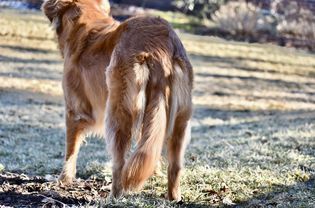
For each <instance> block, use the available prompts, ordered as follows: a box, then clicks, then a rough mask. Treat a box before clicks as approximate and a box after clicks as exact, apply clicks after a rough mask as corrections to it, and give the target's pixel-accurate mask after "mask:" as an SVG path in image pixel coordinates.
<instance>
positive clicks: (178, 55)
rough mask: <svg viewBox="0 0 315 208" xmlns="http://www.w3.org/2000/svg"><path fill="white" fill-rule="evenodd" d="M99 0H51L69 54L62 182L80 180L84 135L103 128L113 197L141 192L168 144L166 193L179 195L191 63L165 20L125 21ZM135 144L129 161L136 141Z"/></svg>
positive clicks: (49, 8) (51, 14)
mask: <svg viewBox="0 0 315 208" xmlns="http://www.w3.org/2000/svg"><path fill="white" fill-rule="evenodd" d="M108 5H109V3H108V2H107V1H101V0H46V1H45V2H44V3H43V6H42V9H43V11H44V13H45V15H46V16H47V17H48V19H49V20H50V22H51V23H52V25H53V26H54V28H55V30H56V33H57V38H58V44H59V48H60V51H61V54H62V56H63V58H64V72H63V80H62V85H63V91H64V97H65V104H66V114H65V115H66V127H67V129H66V154H65V163H64V167H63V170H62V173H61V175H60V178H59V180H60V182H62V183H64V184H69V183H71V182H72V181H73V180H74V179H75V174H76V160H77V155H78V152H79V148H80V144H81V142H82V140H83V139H84V136H85V135H86V134H88V133H90V132H94V133H100V134H102V133H103V132H104V134H103V135H104V137H105V139H106V142H107V144H108V145H107V146H108V151H109V152H110V154H111V156H112V160H113V167H112V173H113V176H112V188H111V196H112V197H119V196H121V195H122V194H123V192H124V191H128V190H136V189H139V188H140V187H141V186H142V185H143V183H144V182H145V180H146V179H148V178H149V177H150V176H151V175H152V174H153V172H154V170H155V167H156V165H157V163H158V161H159V160H160V156H161V152H162V148H163V146H164V144H167V149H168V151H167V152H168V198H169V199H170V200H180V198H181V195H180V188H179V186H180V172H181V170H182V167H183V157H184V151H185V148H186V145H187V143H188V141H189V138H190V118H191V114H192V101H191V91H192V82H193V71H192V66H191V64H190V62H189V60H188V58H187V55H186V52H185V49H184V47H183V45H182V43H181V41H180V39H179V38H178V36H177V35H176V34H175V32H174V31H173V29H172V27H171V26H170V25H169V24H168V23H167V22H166V21H165V20H163V19H161V18H157V17H134V18H130V19H128V20H126V21H124V22H122V23H119V22H117V21H115V20H114V19H113V18H112V17H111V16H110V15H109V7H108ZM133 139H134V140H135V141H136V142H137V143H136V149H135V151H134V152H133V153H132V154H131V156H130V157H129V158H128V159H127V158H126V153H127V152H128V150H129V148H130V144H131V141H132V140H133Z"/></svg>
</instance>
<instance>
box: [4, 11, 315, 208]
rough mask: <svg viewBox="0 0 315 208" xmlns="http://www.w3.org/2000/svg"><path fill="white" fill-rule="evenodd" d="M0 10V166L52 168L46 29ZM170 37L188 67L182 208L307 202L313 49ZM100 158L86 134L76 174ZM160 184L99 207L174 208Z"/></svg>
mask: <svg viewBox="0 0 315 208" xmlns="http://www.w3.org/2000/svg"><path fill="white" fill-rule="evenodd" d="M0 12H1V19H0V23H1V24H0V31H7V32H6V33H1V32H0V33H1V35H2V36H1V38H0V144H1V145H0V164H2V165H3V166H4V167H5V170H8V171H13V172H15V171H21V172H23V173H26V174H30V175H32V174H34V175H46V174H58V173H59V171H60V169H61V166H62V159H63V151H64V139H63V137H64V120H63V110H64V108H63V101H62V90H61V84H60V82H61V81H60V80H61V75H62V60H61V58H60V55H59V52H58V49H57V46H56V44H55V42H54V41H53V37H54V36H53V31H52V30H51V29H50V28H49V26H48V24H47V21H46V20H45V18H44V17H43V16H42V15H41V14H40V13H35V12H28V13H20V14H18V13H17V12H16V11H14V10H5V11H3V10H0ZM167 15H168V17H169V18H172V14H171V13H168V14H167ZM163 17H165V16H163ZM175 21H176V22H177V23H183V24H186V23H187V22H186V21H187V20H185V19H184V20H182V19H180V18H179V19H177V18H174V22H175ZM2 28H5V29H2ZM179 35H180V37H181V39H182V40H183V43H184V45H185V47H186V49H187V52H188V54H189V57H190V59H191V61H192V64H193V66H194V69H195V84H194V98H193V103H194V116H193V120H192V124H193V126H192V139H191V143H190V145H189V146H188V149H187V152H186V155H185V159H186V169H185V171H184V173H183V177H182V195H183V199H184V202H185V203H184V204H183V205H182V206H187V207H202V206H224V205H228V204H229V203H230V202H232V203H233V204H236V206H240V207H246V206H247V207H255V206H256V207H259V206H263V207H268V206H277V207H314V206H315V176H314V174H315V123H314V120H315V98H314V95H315V56H314V54H309V53H306V52H303V51H297V50H293V49H287V48H281V47H278V46H273V45H267V44H264V45H261V44H247V43H240V42H229V41H225V40H222V39H219V38H214V37H201V36H195V35H189V34H184V33H180V34H179ZM108 161H109V157H108V155H107V154H106V152H105V142H104V140H100V139H93V138H89V139H87V143H86V144H85V145H83V147H82V150H81V152H80V155H79V163H78V175H79V176H80V177H82V178H88V177H91V176H96V177H100V178H105V179H106V180H109V179H110V177H111V173H110V164H109V163H108ZM164 163H165V164H164V165H163V168H164V174H166V172H165V170H166V161H165V162H164ZM0 166H1V165H0ZM0 169H2V168H1V167H0ZM166 184H167V180H166V176H165V175H164V176H162V177H158V176H154V177H152V178H151V179H150V180H149V181H148V182H147V183H146V185H145V187H144V189H143V190H142V191H141V192H139V193H133V194H131V195H128V196H126V197H124V198H122V199H119V200H117V201H110V202H109V201H107V202H106V201H100V202H99V205H101V206H124V207H125V206H129V207H134V206H138V207H177V206H179V205H177V204H174V203H171V202H168V201H166V200H165V199H164V197H163V196H164V194H165V192H166Z"/></svg>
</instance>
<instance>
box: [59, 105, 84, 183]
mask: <svg viewBox="0 0 315 208" xmlns="http://www.w3.org/2000/svg"><path fill="white" fill-rule="evenodd" d="M89 123H90V121H89V118H88V117H84V116H79V115H75V114H74V113H73V112H72V111H70V110H68V111H67V115H66V128H67V130H66V155H65V162H64V166H63V170H62V172H61V174H60V177H59V181H60V182H61V183H62V184H71V183H72V182H73V180H74V179H75V174H76V162H77V157H78V153H79V149H80V145H81V143H82V140H83V139H84V136H85V135H84V134H85V130H86V128H87V127H88V126H89Z"/></svg>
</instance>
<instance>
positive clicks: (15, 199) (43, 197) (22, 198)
mask: <svg viewBox="0 0 315 208" xmlns="http://www.w3.org/2000/svg"><path fill="white" fill-rule="evenodd" d="M51 177H52V176H51ZM52 178H53V177H52ZM109 185H110V182H107V181H101V180H94V179H88V180H78V181H76V182H75V183H74V184H73V185H70V186H64V185H62V184H58V183H57V182H56V181H52V180H50V179H49V180H47V179H45V178H44V177H38V176H34V177H29V176H27V175H24V174H16V173H10V172H4V173H1V174H0V207H2V206H9V207H67V206H73V205H74V206H80V205H83V204H90V205H92V204H94V203H95V200H96V199H100V198H106V197H107V196H108V193H109V191H110V190H109Z"/></svg>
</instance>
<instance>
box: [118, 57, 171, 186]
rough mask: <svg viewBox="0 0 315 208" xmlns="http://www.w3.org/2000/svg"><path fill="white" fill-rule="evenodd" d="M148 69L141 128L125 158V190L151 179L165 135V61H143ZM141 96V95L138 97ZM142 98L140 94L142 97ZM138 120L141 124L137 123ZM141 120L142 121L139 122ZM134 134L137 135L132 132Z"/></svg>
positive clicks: (123, 177)
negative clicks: (128, 154) (134, 145)
mask: <svg viewBox="0 0 315 208" xmlns="http://www.w3.org/2000/svg"><path fill="white" fill-rule="evenodd" d="M144 64H145V65H146V67H147V70H148V72H149V75H148V81H147V83H145V85H146V86H145V93H141V90H140V93H139V95H141V94H142V95H143V96H144V97H143V98H142V101H141V102H139V101H138V103H143V104H144V105H143V106H142V107H143V108H142V109H138V110H140V111H142V112H138V116H137V118H136V121H135V122H134V123H135V124H136V125H135V124H134V128H133V130H132V132H133V133H135V132H136V131H137V130H138V129H142V131H141V132H140V133H139V134H138V136H136V137H138V143H137V146H136V149H135V151H134V152H133V154H132V155H131V157H130V159H129V160H128V161H127V162H126V164H125V165H124V168H123V172H122V185H123V188H124V190H134V189H138V188H140V187H141V186H142V185H143V183H144V181H145V180H146V179H148V178H149V177H150V176H151V175H152V173H153V172H154V169H155V167H156V164H157V162H158V161H159V159H160V156H161V151H162V147H163V143H164V139H165V133H166V125H167V116H166V115H167V114H166V100H165V95H164V93H163V92H164V91H165V76H164V72H163V67H165V66H163V64H161V62H159V61H157V60H152V59H150V58H149V59H148V60H147V62H145V63H144ZM138 99H139V97H138ZM140 100H141V98H140ZM137 124H138V125H137ZM139 124H140V125H139ZM133 137H135V136H133Z"/></svg>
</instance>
